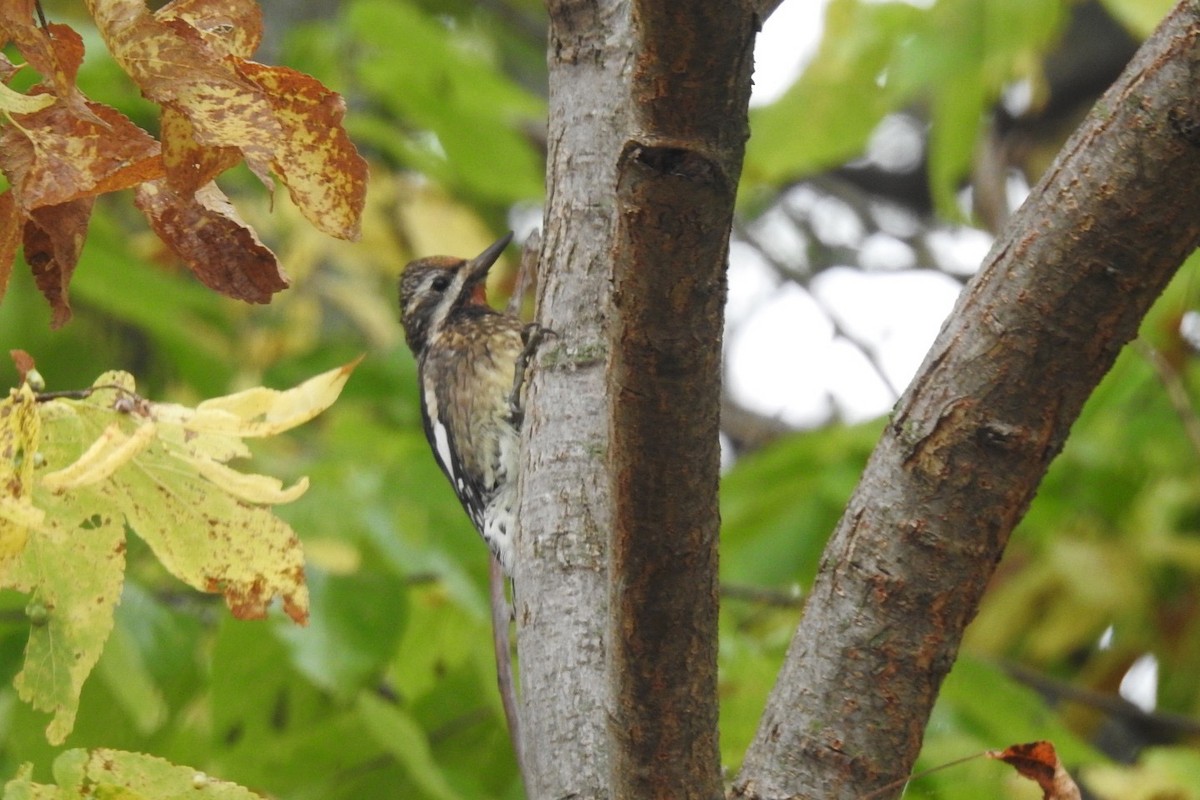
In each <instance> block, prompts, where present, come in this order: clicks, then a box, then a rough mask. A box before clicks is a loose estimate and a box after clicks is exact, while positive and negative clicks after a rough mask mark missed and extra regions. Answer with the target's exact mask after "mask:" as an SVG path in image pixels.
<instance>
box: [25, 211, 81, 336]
mask: <svg viewBox="0 0 1200 800" xmlns="http://www.w3.org/2000/svg"><path fill="white" fill-rule="evenodd" d="M94 203H95V198H93V197H84V198H80V199H78V200H72V201H71V202H69V203H62V204H60V205H55V206H44V207H42V208H37V209H34V210H32V211H30V212H29V214H28V218H27V221H26V223H25V261H26V263H28V264H29V268H30V269H31V270H32V271H33V279H34V281H35V282H36V283H37V287H38V289H39V290H40V291H41V293H42V295H43V296H44V297H45V298H46V300H47V302H49V303H50V308H51V316H50V327H51V328H60V327H62V326H63V324H65V323H66V322H67V320H69V319H70V318H71V304H70V302H69V300H68V298H67V287H68V286H70V283H71V274H72V273H73V272H74V271H75V265H76V264H77V263H78V262H79V254H80V252H82V250H83V240H84V237H85V236H86V235H87V226H88V220H89V219H90V218H91V216H92V205H93V204H94Z"/></svg>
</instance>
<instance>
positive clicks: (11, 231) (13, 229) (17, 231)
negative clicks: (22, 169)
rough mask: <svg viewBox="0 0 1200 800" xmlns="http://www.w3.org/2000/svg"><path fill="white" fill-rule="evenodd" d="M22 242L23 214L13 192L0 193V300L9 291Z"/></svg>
mask: <svg viewBox="0 0 1200 800" xmlns="http://www.w3.org/2000/svg"><path fill="white" fill-rule="evenodd" d="M20 240H21V213H20V212H19V211H17V204H16V203H15V202H13V196H12V191H11V190H8V191H5V192H3V193H0V300H3V299H4V293H5V292H7V291H8V279H9V277H10V276H11V275H12V268H13V261H14V260H16V258H17V244H18V242H20Z"/></svg>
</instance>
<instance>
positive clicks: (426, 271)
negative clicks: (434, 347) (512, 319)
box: [400, 233, 512, 357]
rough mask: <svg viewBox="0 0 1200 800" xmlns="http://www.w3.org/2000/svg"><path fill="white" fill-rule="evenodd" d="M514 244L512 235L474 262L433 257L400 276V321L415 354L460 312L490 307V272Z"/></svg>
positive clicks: (419, 261) (411, 267) (405, 336)
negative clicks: (488, 292)
mask: <svg viewBox="0 0 1200 800" xmlns="http://www.w3.org/2000/svg"><path fill="white" fill-rule="evenodd" d="M510 241H512V233H509V234H507V235H506V236H504V237H503V238H501V239H499V240H498V241H496V242H495V243H494V244H492V245H491V246H490V247H488V248H487V249H486V250H484V251H483V252H482V253H480V254H479V255H477V256H475V258H472V259H470V260H466V259H462V258H454V257H452V256H430V257H428V258H421V259H417V260H416V261H413V262H412V263H410V264H409V265H408V266H406V267H405V268H404V273H403V274H402V275H401V276H400V321H401V323H402V324H403V325H404V338H405V340H406V341H407V342H408V346H409V348H411V349H412V351H413V354H414V355H416V356H418V357H419V356H420V354H421V352H422V351H423V350H424V349H425V346H426V345H427V344H428V343H429V341H430V340H431V339H432V338H433V337H434V335H435V334H436V333H437V331H438V330H439V329H440V328H441V326H442V325H443V324H444V323H445V322H446V320H447V319H448V318H449V317H450V315H451V313H452V312H453V311H455V310H456V309H460V308H465V307H467V306H471V305H481V306H486V305H487V292H486V282H487V274H488V270H489V269H491V268H492V265H493V264H495V263H496V259H498V258H499V257H500V253H501V252H503V250H504V248H505V247H507V246H508V243H509V242H510Z"/></svg>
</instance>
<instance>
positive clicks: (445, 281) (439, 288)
mask: <svg viewBox="0 0 1200 800" xmlns="http://www.w3.org/2000/svg"><path fill="white" fill-rule="evenodd" d="M449 285H450V276H448V275H438V276H437V277H436V278H434V279H433V283H431V284H429V286H430V287H431V288H432V289H433V290H434V291H435V292H444V291H446V287H447V286H449Z"/></svg>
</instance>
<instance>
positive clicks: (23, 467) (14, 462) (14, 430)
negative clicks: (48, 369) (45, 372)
mask: <svg viewBox="0 0 1200 800" xmlns="http://www.w3.org/2000/svg"><path fill="white" fill-rule="evenodd" d="M40 421H41V420H40V418H39V417H38V413H37V403H36V400H35V398H34V396H33V392H32V390H30V388H29V387H28V386H27V385H24V384H22V385H21V387H20V388H19V389H14V390H12V391H11V392H10V393H9V396H8V399H7V400H5V401H4V402H2V403H0V576H3V575H4V572H5V567H6V564H7V562H8V561H9V559H11V558H13V557H14V556H16V555H17V554H18V553H20V552H21V550H22V549H24V547H25V542H26V539H27V538H28V536H29V529H30V528H31V527H37V526H39V525H41V524H42V520H43V518H44V516H45V514H44V513H43V511H42V510H41V509H40V508H38V507H36V506H35V505H34V504H33V470H34V458H33V454H34V453H36V452H37V450H38V441H39V439H40V433H41V427H40Z"/></svg>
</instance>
